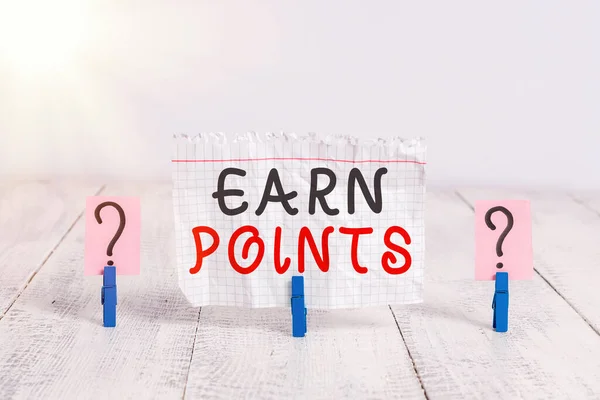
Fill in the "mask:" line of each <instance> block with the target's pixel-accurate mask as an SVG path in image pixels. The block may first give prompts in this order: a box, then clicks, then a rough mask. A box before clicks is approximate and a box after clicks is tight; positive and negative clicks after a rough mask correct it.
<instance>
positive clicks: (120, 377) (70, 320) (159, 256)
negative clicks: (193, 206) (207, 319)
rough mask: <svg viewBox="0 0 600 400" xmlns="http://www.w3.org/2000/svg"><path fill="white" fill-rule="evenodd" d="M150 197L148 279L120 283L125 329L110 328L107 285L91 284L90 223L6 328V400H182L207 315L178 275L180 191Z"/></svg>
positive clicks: (1, 387) (1, 383) (73, 236)
mask: <svg viewBox="0 0 600 400" xmlns="http://www.w3.org/2000/svg"><path fill="white" fill-rule="evenodd" d="M104 193H106V194H108V195H139V196H141V198H142V217H143V224H142V225H143V226H142V268H141V271H142V272H141V275H140V276H119V277H118V278H117V286H118V303H119V304H118V306H117V327H116V328H104V327H103V326H102V306H101V305H100V289H101V286H102V277H101V276H93V277H84V275H83V254H84V253H83V246H84V232H85V229H84V228H85V227H84V221H83V220H80V221H79V222H78V223H77V224H76V226H75V227H74V228H73V230H72V231H71V232H70V234H69V235H68V236H67V237H66V239H65V240H64V242H63V243H62V245H61V246H60V247H59V248H58V249H57V250H56V251H55V253H54V254H53V255H52V257H50V259H49V260H48V262H47V263H46V265H45V266H44V268H42V269H41V270H40V272H39V273H38V274H37V275H36V277H35V279H34V280H33V281H32V282H31V283H30V284H29V286H28V287H27V289H26V290H25V291H24V292H23V294H22V295H21V296H20V297H19V299H18V300H17V301H16V302H15V304H14V305H13V307H12V308H11V309H10V310H9V312H8V313H7V314H6V316H5V317H4V318H3V319H2V320H0V398H2V399H12V398H35V399H42V398H43V399H81V398H85V399H112V398H114V399H117V398H118V399H125V398H136V399H146V398H160V399H169V398H172V399H181V398H182V396H183V392H184V388H185V382H186V379H187V373H188V368H189V363H190V357H191V352H192V346H193V340H194V334H195V332H196V328H197V322H198V315H199V309H198V308H193V307H190V306H189V305H188V303H187V300H186V299H185V298H184V297H183V295H182V293H181V291H180V290H179V287H178V284H177V272H176V270H175V268H174V229H173V210H172V203H171V200H170V199H171V198H170V185H162V186H156V185H150V186H148V187H127V186H124V187H111V186H109V187H108V188H107V190H106V191H105V192H104Z"/></svg>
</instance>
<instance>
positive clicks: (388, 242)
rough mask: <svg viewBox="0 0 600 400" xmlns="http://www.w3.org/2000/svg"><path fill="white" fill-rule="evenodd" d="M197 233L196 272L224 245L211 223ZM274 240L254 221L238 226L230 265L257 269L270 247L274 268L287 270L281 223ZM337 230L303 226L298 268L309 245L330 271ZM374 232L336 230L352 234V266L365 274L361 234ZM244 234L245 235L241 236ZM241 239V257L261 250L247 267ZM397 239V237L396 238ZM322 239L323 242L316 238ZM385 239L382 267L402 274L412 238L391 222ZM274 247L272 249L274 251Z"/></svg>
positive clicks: (289, 262) (241, 270)
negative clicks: (360, 258)
mask: <svg viewBox="0 0 600 400" xmlns="http://www.w3.org/2000/svg"><path fill="white" fill-rule="evenodd" d="M192 233H193V235H194V241H195V244H196V265H195V266H194V267H193V268H191V269H190V273H191V274H197V273H198V272H200V269H201V268H202V264H203V262H204V259H205V258H207V257H210V256H211V255H212V254H213V253H214V252H215V251H217V249H218V248H219V246H220V245H221V238H220V237H219V234H218V233H217V232H216V231H215V230H214V229H212V228H210V227H208V226H198V227H196V228H194V229H193V230H192ZM203 233H204V234H207V235H209V236H210V237H211V239H212V240H211V242H210V243H208V244H207V243H204V242H203V241H202V238H201V234H203ZM274 233H275V240H274V243H272V244H270V243H266V242H265V240H264V239H263V238H262V237H261V236H260V232H259V230H258V229H257V228H256V227H254V226H251V225H244V226H241V227H239V228H238V229H236V230H235V231H234V232H233V234H232V235H231V237H230V238H229V241H228V244H227V254H228V258H229V263H230V264H231V267H232V268H233V269H234V270H235V271H236V272H238V273H240V274H243V275H246V274H250V273H252V272H254V271H255V270H256V269H257V268H258V267H259V266H260V264H261V262H262V261H263V259H265V257H267V255H265V252H266V251H267V249H268V250H269V254H268V257H273V258H272V259H273V265H274V266H275V271H276V272H277V273H278V274H284V273H285V272H286V271H287V270H288V269H289V268H290V267H291V265H292V260H291V259H290V258H289V257H286V256H285V255H282V254H281V241H282V238H281V234H282V229H281V227H279V226H278V227H276V228H275V232H274ZM334 233H335V229H334V228H333V227H332V226H328V227H326V228H325V229H323V231H322V232H321V235H320V238H315V237H314V235H313V233H312V232H311V230H310V229H309V228H307V227H303V228H302V229H300V232H299V234H298V242H297V246H298V253H297V254H298V260H297V267H298V272H299V273H303V272H304V271H305V263H306V258H305V257H306V252H307V249H308V250H310V253H311V255H312V257H313V259H314V260H315V263H316V264H317V267H318V268H319V269H320V270H321V271H322V272H327V271H329V268H330V258H329V237H330V235H332V234H334ZM372 233H373V228H370V227H364V228H345V227H340V228H339V230H338V232H337V234H341V235H347V236H350V237H351V238H352V240H351V245H350V249H349V250H350V251H349V252H348V257H349V260H350V261H351V262H352V267H353V268H354V270H355V271H356V272H357V273H359V274H366V273H367V272H368V268H369V267H372V266H367V265H360V264H359V262H358V254H359V251H360V238H361V237H362V236H363V235H371V234H372ZM394 234H398V235H399V236H400V239H401V241H402V242H403V243H402V245H400V244H398V243H397V241H394V240H393V235H394ZM242 235H244V238H245V239H244V238H242V237H241V236H242ZM240 240H244V242H243V247H242V254H241V258H242V259H243V260H248V257H249V255H250V248H251V247H252V246H257V248H258V251H257V252H256V257H255V258H254V260H251V263H250V265H248V266H246V267H244V266H242V265H241V264H240V262H239V260H238V257H239V256H240V255H239V254H236V253H235V246H236V243H237V242H238V241H240ZM396 240H397V239H396ZM318 241H320V245H318V244H317V242H318ZM383 243H384V245H385V246H386V248H387V249H388V250H387V251H384V252H383V254H382V255H381V268H383V270H384V271H385V272H387V273H388V274H391V275H399V274H403V273H405V272H406V271H408V270H409V268H410V266H411V263H412V258H411V255H410V253H409V251H408V250H407V249H406V248H404V247H403V246H404V245H410V243H411V238H410V236H409V234H408V232H406V230H405V229H404V228H402V227H399V226H391V227H389V228H388V229H387V230H386V231H385V235H384V238H383ZM271 249H272V251H271ZM398 254H399V255H400V256H402V257H403V258H404V263H403V264H402V265H397V264H400V263H399V262H398V257H397V255H398Z"/></svg>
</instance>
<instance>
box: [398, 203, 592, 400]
mask: <svg viewBox="0 0 600 400" xmlns="http://www.w3.org/2000/svg"><path fill="white" fill-rule="evenodd" d="M426 209H427V217H426V218H427V226H426V235H427V258H426V265H427V274H426V283H425V284H426V286H425V302H424V303H422V304H419V305H415V306H410V307H406V306H404V307H402V306H398V307H392V308H393V310H394V312H395V314H396V317H397V319H398V324H399V326H400V329H401V330H402V333H403V336H404V339H405V340H406V343H407V345H408V348H409V350H410V353H411V355H412V357H413V358H414V360H415V365H416V368H417V371H418V372H419V375H420V377H421V379H422V380H423V385H424V387H425V390H426V392H427V395H428V396H429V398H430V399H471V398H481V399H488V398H493V399H516V398H525V399H550V398H557V399H566V398H575V399H585V398H598V396H600V337H599V336H598V335H597V334H596V333H595V332H594V331H593V330H592V329H590V327H589V326H588V325H587V323H586V322H585V321H584V320H583V319H582V318H581V317H580V316H579V315H578V314H577V313H576V312H575V311H574V310H573V309H572V308H571V307H570V306H569V305H568V304H567V303H566V302H565V301H564V300H563V299H562V298H561V297H560V296H558V295H557V294H556V292H555V291H554V290H553V289H552V288H551V287H550V286H548V284H547V283H546V282H545V281H544V280H543V279H541V278H540V277H539V276H537V275H536V276H535V279H533V280H532V281H516V282H511V283H510V288H509V293H510V305H509V331H508V332H507V333H496V332H494V331H493V330H492V329H491V324H492V308H491V304H492V297H493V294H494V283H493V282H485V281H484V282H477V281H474V264H473V263H474V219H473V212H472V210H471V209H470V208H468V207H467V206H466V205H465V204H464V202H463V201H461V200H460V199H459V198H458V196H456V194H455V193H453V192H448V193H439V192H438V193H429V195H428V199H427V207H426ZM597 223H598V225H599V226H600V219H599V221H598V222H597Z"/></svg>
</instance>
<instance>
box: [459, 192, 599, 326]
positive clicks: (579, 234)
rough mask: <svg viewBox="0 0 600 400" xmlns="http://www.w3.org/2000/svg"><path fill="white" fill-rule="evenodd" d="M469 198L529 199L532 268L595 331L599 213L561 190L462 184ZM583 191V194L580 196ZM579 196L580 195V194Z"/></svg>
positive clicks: (595, 204)
mask: <svg viewBox="0 0 600 400" xmlns="http://www.w3.org/2000/svg"><path fill="white" fill-rule="evenodd" d="M460 192H461V194H462V195H463V196H464V198H465V199H466V200H468V201H469V203H471V204H473V202H474V201H476V200H479V199H484V198H490V199H502V198H513V199H527V200H529V201H530V202H531V211H532V217H533V218H532V221H533V223H532V230H533V249H534V252H533V254H534V267H535V269H536V270H537V271H538V273H539V274H541V275H542V276H543V277H544V279H546V280H547V281H548V282H549V284H550V285H552V287H553V288H555V289H556V291H557V292H558V293H560V295H561V296H563V297H564V298H565V300H566V301H567V302H569V304H571V306H572V307H573V308H574V309H575V310H576V311H577V312H578V313H579V314H580V315H581V316H582V317H583V318H584V319H585V320H586V321H587V322H588V323H589V324H590V326H591V327H592V329H594V330H595V331H596V333H598V334H599V335H600V295H599V294H598V285H599V284H600V246H599V245H598V243H599V242H600V241H599V239H600V216H598V214H597V212H595V211H593V210H592V209H593V208H594V207H596V208H598V199H600V197H595V196H594V195H590V196H588V197H586V198H585V201H587V202H589V207H586V206H584V205H582V204H581V202H578V201H575V199H574V198H573V197H572V196H570V195H567V194H564V193H553V192H535V191H509V190H481V189H479V190H478V189H468V190H467V189H465V190H461V191H460ZM584 196H585V195H584ZM582 200H583V197H582Z"/></svg>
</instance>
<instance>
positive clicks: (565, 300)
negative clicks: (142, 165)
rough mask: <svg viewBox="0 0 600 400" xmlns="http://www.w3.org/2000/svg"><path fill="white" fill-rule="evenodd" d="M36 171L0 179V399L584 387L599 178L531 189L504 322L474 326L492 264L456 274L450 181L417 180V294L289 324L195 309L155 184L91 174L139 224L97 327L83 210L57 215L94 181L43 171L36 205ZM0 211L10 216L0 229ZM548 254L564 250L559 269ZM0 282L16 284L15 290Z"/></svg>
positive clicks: (277, 314)
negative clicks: (133, 200)
mask: <svg viewBox="0 0 600 400" xmlns="http://www.w3.org/2000/svg"><path fill="white" fill-rule="evenodd" d="M0 185H1V184H0ZM28 185H33V187H34V189H32V186H28ZM36 185H40V183H25V184H22V183H21V184H4V186H0V190H2V192H1V193H2V194H4V196H2V197H1V199H4V200H2V202H1V203H0V216H1V218H0V221H5V222H6V221H8V223H7V224H5V225H0V229H2V230H1V231H0V238H2V240H0V294H2V295H3V297H2V298H1V299H0V305H2V304H5V307H8V311H7V312H6V315H5V316H4V317H3V318H2V319H0V398H2V399H12V398H36V399H37V398H44V399H70V398H91V399H95V398H98V399H106V398H115V399H117V398H119V399H120V398H136V399H145V398H161V399H163V398H173V399H181V398H193V399H196V398H200V399H234V398H235V399H236V398H259V399H262V398H266V399H280V398H298V399H319V398H322V399H396V398H402V399H405V398H406V399H413V398H414V399H423V398H426V397H425V396H427V398H429V399H448V398H456V399H465V398H469V399H470V398H506V399H518V398H525V399H537V398H539V399H542V398H576V399H583V398H592V399H598V398H600V361H599V360H600V335H598V334H597V333H596V332H595V331H594V330H593V329H592V328H591V327H590V325H588V322H590V324H595V323H596V322H597V315H598V314H597V312H598V311H597V309H598V307H597V305H598V301H599V299H600V296H598V295H596V294H595V293H596V292H595V290H593V289H595V287H596V286H597V284H598V278H597V277H598V275H597V273H596V272H595V271H593V269H594V268H596V266H597V262H596V261H594V260H593V258H594V257H595V254H596V253H597V252H598V251H597V250H596V245H595V238H594V237H593V234H594V231H599V232H600V216H598V214H597V213H596V212H592V211H590V210H593V209H595V208H598V205H599V204H600V196H599V197H594V196H588V197H586V198H582V201H584V202H585V206H583V205H581V204H578V203H577V202H575V201H572V199H571V198H570V196H567V195H564V194H539V198H538V197H536V199H537V200H536V201H535V202H534V204H533V207H534V246H535V252H536V256H535V257H536V259H535V262H536V268H537V269H538V271H539V272H540V274H541V275H542V276H543V277H541V276H537V275H536V277H535V279H534V280H533V281H529V282H511V287H510V293H511V297H510V299H511V300H510V302H511V303H510V312H509V318H510V319H509V332H507V333H506V334H500V333H496V332H493V331H492V329H491V318H492V309H491V300H492V295H493V282H475V281H474V280H473V227H474V226H473V213H472V211H471V209H470V208H469V207H468V205H467V204H466V203H465V202H463V201H462V200H460V199H459V197H458V196H457V195H456V194H454V193H452V192H436V191H433V193H431V191H430V194H429V197H428V204H427V213H426V215H427V258H426V263H427V273H426V279H427V281H426V298H425V303H423V304H420V305H412V306H401V307H393V313H392V312H391V311H390V309H389V308H386V307H383V308H372V309H361V310H335V311H312V312H310V313H309V318H308V323H309V327H308V334H307V336H306V337H305V338H302V339H298V338H292V337H291V333H290V330H291V316H290V313H289V310H288V309H270V310H247V309H233V308H219V307H206V308H204V309H202V310H201V311H200V310H199V309H198V308H193V307H191V306H190V305H189V304H188V303H187V301H186V300H185V298H184V297H183V295H182V294H181V292H180V291H179V288H178V285H177V272H176V270H175V269H174V241H173V225H172V224H173V212H172V209H171V199H170V184H147V185H133V186H130V185H122V186H120V185H119V186H113V185H108V187H107V188H106V190H105V191H104V193H106V194H115V195H139V196H141V197H142V207H143V211H142V212H143V238H142V275H141V276H139V277H119V278H118V287H119V305H118V313H117V324H118V325H117V328H114V329H109V328H104V327H102V307H101V305H100V287H101V277H100V276H98V277H84V276H83V237H84V221H83V220H81V219H80V220H78V221H77V223H75V225H74V226H73V228H72V229H71V230H69V228H70V227H71V225H72V224H73V223H74V222H75V220H76V219H77V217H78V216H79V214H80V213H81V211H82V210H83V204H84V201H85V196H86V195H89V194H93V193H89V191H90V189H91V188H95V186H90V185H82V184H79V185H70V186H60V185H58V187H60V188H61V189H60V190H59V189H57V185H56V184H54V183H51V184H46V185H49V186H48V189H47V190H48V193H50V194H51V195H50V196H52V195H53V196H54V199H55V200H53V201H52V202H51V204H54V205H53V206H52V207H48V208H47V209H45V208H44V207H43V204H42V203H41V201H42V200H43V198H44V197H43V196H42V194H43V191H42V189H40V188H37V189H35V187H37V186H36ZM7 186H8V187H11V188H12V189H11V193H12V196H13V197H12V198H13V199H21V200H20V202H25V201H29V203H24V205H23V206H22V210H23V211H21V212H20V213H13V212H11V211H9V210H7V209H6V204H10V205H11V206H12V204H13V202H14V201H17V200H11V201H10V202H9V203H7V202H6V200H5V199H6V198H8V197H7V196H6V193H7V191H6V190H5V189H4V188H6V187H7ZM99 187H100V186H97V188H99ZM97 188H96V189H95V190H97ZM15 193H16V194H15ZM461 193H463V195H464V196H465V198H467V199H471V198H475V197H476V196H479V195H481V196H483V197H486V198H499V197H497V195H498V194H499V193H494V192H493V191H485V192H478V193H479V194H477V195H473V194H472V193H475V191H471V192H469V191H467V190H465V191H461ZM503 193H504V194H505V197H514V196H510V192H503ZM32 194H33V195H32ZM473 196H475V197H473ZM9 197H10V196H9ZM57 198H58V199H60V200H57ZM31 199H35V202H34V201H33V200H31ZM68 199H70V200H68ZM37 202H40V203H37ZM60 204H63V206H61V205H60ZM536 204H539V205H540V206H538V208H535V207H536ZM25 205H26V206H27V207H25ZM67 205H68V206H67ZM586 207H587V208H586ZM555 208H560V210H561V211H556V212H554V211H553V210H554V209H555ZM53 212H57V213H60V215H61V217H58V216H55V215H53ZM570 215H573V217H572V218H571V217H570ZM17 216H19V218H17ZM53 218H55V219H53ZM69 219H71V220H70V222H69ZM36 220H41V221H45V222H44V224H42V225H43V228H39V227H40V226H41V225H39V224H38V223H36V222H35V221H36ZM38 222H39V221H38ZM6 225H8V226H9V227H10V228H11V230H10V231H11V232H14V230H15V229H17V230H18V229H21V230H20V231H18V232H21V233H19V235H18V236H16V234H15V233H13V236H9V235H8V234H7V233H6V232H9V231H6V228H5V226H6ZM557 225H560V226H561V227H562V228H561V229H563V231H564V229H567V231H568V232H569V235H568V236H569V239H568V240H567V241H560V238H561V236H560V229H556V227H557ZM19 226H21V228H19ZM565 227H566V228H565ZM63 236H64V238H63ZM6 238H8V239H6ZM578 238H579V239H578ZM53 241H54V243H53ZM1 246H4V247H1ZM48 246H50V250H47V253H44V252H43V251H42V250H43V249H46V248H48ZM55 247H56V250H55V251H54V252H53V253H51V254H50V252H51V251H52V249H54V248H55ZM40 249H41V250H40ZM34 250H36V251H38V254H39V255H38V256H36V254H34V253H35V251H34ZM48 254H50V256H49V257H48V260H47V261H46V262H45V263H44V259H45V258H46V256H47V255H48ZM40 259H41V261H40ZM565 260H572V261H571V262H572V263H573V264H576V265H577V267H575V268H572V269H571V270H570V271H568V270H565V269H564V268H562V269H561V264H564V263H565V262H566V261H565ZM19 263H20V264H19ZM13 265H20V266H21V269H19V270H15V269H14V268H13ZM586 268H587V269H586ZM22 270H24V271H30V272H22ZM35 271H38V272H37V273H35ZM34 273H35V275H34V276H33V279H32V280H31V282H30V283H29V284H27V282H28V281H29V279H30V278H31V276H32V275H33V274H34ZM9 275H10V276H9ZM546 275H547V276H546ZM594 280H595V281H594ZM550 285H552V286H554V287H555V288H556V290H557V291H558V292H557V291H555V290H554V289H553V288H552V287H551V286H550ZM14 288H17V289H16V290H15V289H14ZM5 293H8V296H9V297H10V296H12V297H11V298H12V300H14V298H15V297H16V296H18V298H16V301H14V304H13V302H12V300H9V301H8V302H6V300H5V299H6V297H5V296H4V294H5ZM11 293H12V294H11ZM559 293H560V294H559ZM595 305H596V306H595ZM594 307H596V308H594ZM576 310H577V311H576ZM396 319H397V323H398V326H399V327H400V329H401V332H400V331H399V329H398V326H397V325H396ZM413 362H414V365H413ZM421 381H422V384H423V386H424V389H425V393H424V392H423V389H422V387H421Z"/></svg>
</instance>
